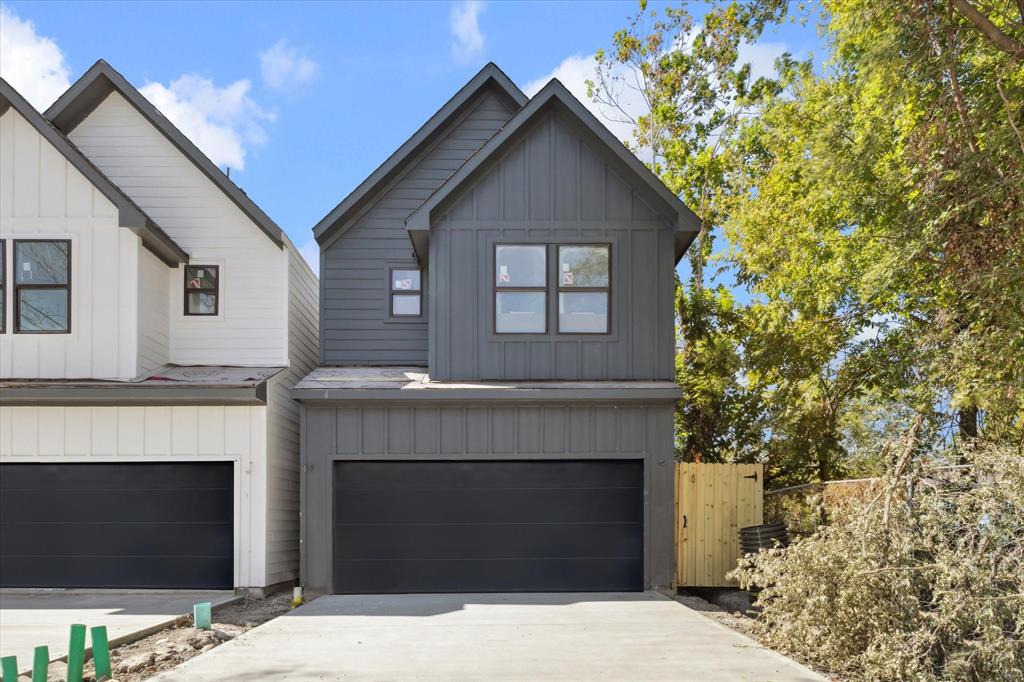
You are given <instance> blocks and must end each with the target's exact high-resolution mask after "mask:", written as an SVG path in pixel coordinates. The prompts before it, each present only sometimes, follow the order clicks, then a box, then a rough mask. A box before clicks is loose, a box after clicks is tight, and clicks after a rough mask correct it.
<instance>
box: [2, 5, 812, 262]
mask: <svg viewBox="0 0 1024 682" xmlns="http://www.w3.org/2000/svg"><path fill="white" fill-rule="evenodd" d="M652 4H655V5H657V4H658V3H652ZM636 7H637V5H636V2H632V1H629V2H611V1H609V2H517V3H513V2H489V3H486V2H485V3H477V2H461V1H460V2H409V3H406V2H389V3H368V2H358V3H356V2H353V3H340V2H339V3H325V2H309V3H304V2H289V3H269V2H264V3H245V2H220V3H213V2H210V3H198V2H168V3H159V2H145V3H122V2H111V3H108V2H91V3H87V2H73V3H66V2H39V1H35V2H18V1H16V0H11V1H7V0H4V2H3V5H2V21H0V29H2V31H3V33H2V40H0V48H2V49H3V51H4V52H3V54H2V55H0V57H2V58H0V71H2V73H3V76H4V77H5V78H7V79H8V80H9V81H10V82H11V83H12V84H13V85H14V86H15V87H16V88H18V89H19V90H21V91H22V92H23V94H25V95H26V97H28V98H29V100H30V101H33V103H34V104H36V106H38V107H40V108H45V107H46V106H47V105H48V104H49V101H52V99H53V98H55V97H56V95H57V94H59V93H60V92H61V91H62V89H63V88H64V87H66V84H67V82H69V81H71V82H73V81H74V80H75V79H76V78H77V77H78V76H80V75H81V74H82V73H83V72H84V71H85V70H86V69H88V68H89V66H90V65H92V63H93V62H95V61H96V60H97V59H100V58H102V59H105V60H107V61H108V62H110V63H111V64H112V65H113V66H114V68H116V69H118V70H119V71H120V72H121V73H122V74H124V75H125V76H126V77H127V78H128V80H129V81H131V82H132V83H133V84H134V85H135V86H136V87H139V88H142V89H143V92H144V94H146V95H147V97H149V98H150V99H151V100H153V101H154V103H156V104H157V106H158V107H159V108H160V109H161V110H162V111H164V113H165V114H166V115H168V117H169V118H170V119H171V120H172V121H174V122H175V123H177V124H178V125H179V127H181V128H182V129H183V130H185V132H186V134H189V135H190V137H192V138H193V141H195V142H196V143H197V145H198V146H199V147H200V148H201V149H203V150H204V151H206V152H207V153H208V155H210V156H211V158H213V160H214V161H215V162H216V163H218V164H219V165H221V166H222V167H223V166H224V165H232V166H233V170H232V178H233V179H234V180H235V181H236V182H237V183H238V184H239V185H240V186H242V187H243V188H244V189H245V190H246V192H248V193H249V195H250V196H252V197H253V198H254V199H255V200H256V201H257V202H258V203H259V204H260V205H261V206H262V207H263V209H264V210H265V211H266V212H267V213H268V214H269V215H270V216H271V217H272V218H274V220H275V221H276V222H277V223H278V224H279V225H281V227H282V228H284V229H285V230H286V231H287V232H288V234H289V235H290V236H291V237H292V239H293V241H294V242H295V243H296V244H297V245H299V246H300V247H304V250H306V251H307V252H312V253H315V247H314V246H313V245H312V244H311V232H310V230H311V228H312V226H313V225H314V224H315V223H316V222H317V221H318V220H319V219H320V218H321V217H323V215H324V214H326V213H327V212H328V211H329V210H330V209H331V208H333V207H334V205H335V204H337V203H338V202H339V201H340V200H341V199H342V198H344V196H345V195H346V194H347V193H348V192H350V191H351V190H352V189H353V188H354V187H355V186H356V185H357V184H359V182H360V181H362V180H363V178H365V177H366V176H367V175H368V174H369V173H370V172H371V171H372V170H373V169H374V168H376V166H377V165H378V164H380V163H381V162H382V161H383V160H384V159H385V158H387V156H388V155H390V154H391V152H393V151H394V149H395V148H396V147H398V146H399V145H400V144H401V143H402V142H403V141H405V139H406V138H407V137H408V136H409V135H410V134H412V132H414V131H415V130H416V129H417V128H418V127H419V126H420V125H421V124H422V123H423V122H424V121H425V120H426V119H427V118H428V117H429V116H430V115H431V114H433V113H434V111H436V110H437V109H438V108H439V107H440V106H441V105H442V104H443V103H444V102H445V100H447V99H448V98H449V97H450V96H451V95H452V94H453V93H454V92H455V91H456V90H458V88H459V87H461V86H462V85H463V84H464V83H465V82H466V81H467V80H468V79H469V78H470V77H471V76H472V75H473V74H474V73H475V72H476V71H477V70H478V69H479V68H480V67H481V66H483V65H484V64H485V63H487V62H488V61H494V62H495V63H497V64H498V65H499V66H500V67H501V68H502V69H503V70H504V71H505V72H506V73H507V74H508V75H509V76H510V77H511V78H512V79H513V80H514V81H516V83H518V84H519V86H520V87H521V88H523V89H524V90H527V93H528V94H532V93H531V92H530V90H531V89H534V90H535V89H538V88H539V86H540V85H542V84H543V82H545V81H546V80H547V79H548V78H550V77H551V76H552V75H553V74H554V75H558V76H559V77H560V78H561V79H562V80H563V82H565V84H566V85H567V86H568V87H569V88H570V89H571V90H573V91H574V92H575V93H576V94H577V96H579V97H580V98H581V99H583V98H584V95H583V92H582V88H583V79H584V78H585V77H586V76H587V70H588V69H589V68H590V64H591V59H590V56H591V55H593V53H594V51H595V50H596V49H597V48H599V47H603V46H607V45H608V44H609V43H610V41H611V36H612V34H613V33H614V32H615V31H616V30H617V29H619V28H622V27H623V26H624V25H625V23H626V19H627V18H628V17H629V16H630V15H631V14H632V13H633V12H635V10H636ZM690 11H691V12H692V13H693V14H694V15H696V16H698V17H699V16H701V15H702V14H703V13H704V11H705V8H704V6H703V5H698V4H694V5H691V6H690ZM784 50H788V51H790V52H792V53H794V54H795V55H797V56H801V57H803V56H806V55H807V53H808V52H811V51H813V52H815V53H816V54H817V53H819V52H820V44H819V41H818V39H817V36H816V35H815V32H814V29H813V27H810V26H807V27H804V26H800V25H797V24H788V25H786V26H783V27H781V28H777V29H771V30H769V31H768V32H767V34H766V35H765V36H764V37H763V39H762V40H761V41H760V42H759V44H758V45H756V46H753V47H750V48H749V49H748V50H747V51H746V53H745V54H746V56H747V57H748V58H749V59H750V60H751V62H752V64H753V66H754V68H755V69H756V70H761V71H767V70H769V69H770V68H771V62H772V61H773V59H774V57H775V56H777V55H778V54H780V53H781V52H782V51H784ZM47 98H49V101H46V100H47ZM610 127H612V128H613V132H616V133H618V134H620V136H621V135H624V134H626V133H627V131H625V130H623V129H621V128H620V129H616V128H615V127H613V126H610Z"/></svg>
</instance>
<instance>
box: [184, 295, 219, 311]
mask: <svg viewBox="0 0 1024 682" xmlns="http://www.w3.org/2000/svg"><path fill="white" fill-rule="evenodd" d="M188 314H189V315H216V314H217V294H189V295H188Z"/></svg>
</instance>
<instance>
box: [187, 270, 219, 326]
mask: <svg viewBox="0 0 1024 682" xmlns="http://www.w3.org/2000/svg"><path fill="white" fill-rule="evenodd" d="M219 311H220V266H217V265H186V266H185V314H186V315H206V316H216V315H217V313H218V312H219Z"/></svg>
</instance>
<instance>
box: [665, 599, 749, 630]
mask: <svg viewBox="0 0 1024 682" xmlns="http://www.w3.org/2000/svg"><path fill="white" fill-rule="evenodd" d="M673 599H675V600H676V601H677V602H679V603H680V604H682V605H683V606H688V607H690V608H691V609H693V610H694V611H699V612H700V613H701V615H703V616H707V617H708V618H710V619H711V620H713V621H715V622H717V623H721V624H722V625H724V626H725V627H727V628H730V629H732V630H735V631H736V632H739V633H740V634H742V635H746V636H747V637H750V638H751V639H757V637H756V636H755V632H754V626H755V624H756V621H755V620H754V619H753V618H751V617H750V616H748V615H746V614H744V613H742V612H740V611H738V610H729V609H726V608H723V607H721V606H719V605H717V604H712V603H711V602H709V601H707V600H705V599H701V598H700V597H698V596H697V595H694V594H685V593H683V594H677V595H675V596H673Z"/></svg>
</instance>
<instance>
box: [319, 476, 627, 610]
mask: <svg viewBox="0 0 1024 682" xmlns="http://www.w3.org/2000/svg"><path fill="white" fill-rule="evenodd" d="M643 513H644V512H643V462H642V461H639V460H625V461H623V460H617V461H607V460H604V461H531V462H523V461H517V462H504V461H502V462H337V463H335V468H334V590H335V592H340V593H384V592H506V591H507V592H514V591H608V590H640V589H642V588H643Z"/></svg>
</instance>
